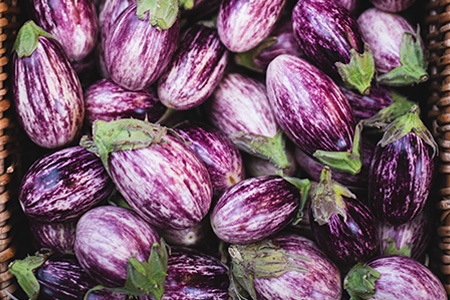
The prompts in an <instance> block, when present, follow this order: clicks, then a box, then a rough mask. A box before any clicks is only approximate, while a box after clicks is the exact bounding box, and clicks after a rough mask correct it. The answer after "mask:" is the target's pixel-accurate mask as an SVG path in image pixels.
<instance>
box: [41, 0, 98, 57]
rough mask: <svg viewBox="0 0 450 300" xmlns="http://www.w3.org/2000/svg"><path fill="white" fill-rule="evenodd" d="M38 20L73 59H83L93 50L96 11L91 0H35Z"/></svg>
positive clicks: (95, 39)
mask: <svg viewBox="0 0 450 300" xmlns="http://www.w3.org/2000/svg"><path fill="white" fill-rule="evenodd" d="M32 5H33V9H34V10H33V12H34V15H35V18H36V21H37V23H38V24H39V26H41V27H42V28H43V29H44V30H45V31H47V32H48V33H50V34H51V35H53V36H54V37H55V38H56V39H57V40H58V41H59V42H60V43H61V46H62V47H63V49H64V51H65V53H66V54H67V56H68V57H69V59H70V60H71V61H81V60H83V59H84V58H85V57H87V56H88V55H89V54H90V53H91V52H92V50H94V47H95V44H96V42H97V35H98V20H97V12H96V9H95V6H94V3H93V2H92V1H89V0H78V1H74V0H33V1H32Z"/></svg>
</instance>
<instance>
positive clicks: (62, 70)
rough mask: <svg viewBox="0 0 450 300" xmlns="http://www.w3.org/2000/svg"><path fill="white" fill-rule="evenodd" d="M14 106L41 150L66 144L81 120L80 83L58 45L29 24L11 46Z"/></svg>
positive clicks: (82, 113) (21, 121) (71, 139)
mask: <svg viewBox="0 0 450 300" xmlns="http://www.w3.org/2000/svg"><path fill="white" fill-rule="evenodd" d="M13 63H14V77H13V78H14V80H13V93H14V103H15V108H16V112H17V115H18V119H19V122H20V124H21V125H22V127H23V129H24V130H25V132H26V133H27V135H28V136H29V137H30V139H31V140H32V141H33V142H34V143H36V144H37V145H39V146H41V147H44V148H58V147H62V146H66V145H68V144H70V143H71V142H72V141H74V140H75V138H77V137H78V134H79V132H80V130H81V126H82V123H83V118H84V102H83V91H82V88H81V84H80V80H79V79H78V76H77V74H76V73H75V70H74V69H73V67H72V66H71V64H70V62H69V59H68V58H67V56H66V54H65V53H64V50H63V49H62V47H61V45H60V44H59V43H58V42H57V41H56V40H55V39H54V38H52V37H51V36H50V35H49V34H48V33H46V32H45V31H43V30H42V28H40V27H38V26H37V25H36V24H35V23H34V22H33V21H29V22H27V23H25V25H23V26H22V28H21V29H20V31H19V33H18V36H17V39H16V42H15V44H14V54H13Z"/></svg>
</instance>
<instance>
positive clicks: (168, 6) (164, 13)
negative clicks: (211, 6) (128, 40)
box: [136, 0, 193, 30]
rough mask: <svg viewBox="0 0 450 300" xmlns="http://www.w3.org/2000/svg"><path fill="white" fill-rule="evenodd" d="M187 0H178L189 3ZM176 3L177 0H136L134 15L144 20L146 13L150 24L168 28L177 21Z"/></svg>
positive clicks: (183, 3)
mask: <svg viewBox="0 0 450 300" xmlns="http://www.w3.org/2000/svg"><path fill="white" fill-rule="evenodd" d="M189 2H190V1H181V0H180V3H181V4H182V5H185V3H186V4H187V5H189ZM178 4H179V3H178V0H138V3H137V12H136V15H137V16H138V18H139V19H141V20H144V19H145V18H146V14H147V13H148V15H149V19H150V23H151V24H152V26H155V27H158V28H160V29H163V30H164V29H169V28H171V27H172V26H173V24H175V22H176V21H177V18H178V11H179V9H178ZM192 6H193V4H192Z"/></svg>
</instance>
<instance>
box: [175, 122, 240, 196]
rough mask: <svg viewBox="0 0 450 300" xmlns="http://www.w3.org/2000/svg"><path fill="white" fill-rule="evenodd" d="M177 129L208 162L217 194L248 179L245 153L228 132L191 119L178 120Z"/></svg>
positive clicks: (203, 159)
mask: <svg viewBox="0 0 450 300" xmlns="http://www.w3.org/2000/svg"><path fill="white" fill-rule="evenodd" d="M175 131H176V133H177V134H179V135H180V136H181V137H182V138H183V139H184V140H185V141H187V142H188V144H189V146H190V147H191V149H192V150H194V152H195V153H196V154H197V155H198V156H199V157H200V158H201V160H202V161H203V162H204V163H205V165H206V168H207V169H208V173H209V177H210V179H211V184H212V188H213V193H214V195H215V196H220V195H221V194H222V193H223V192H224V191H225V189H227V188H228V187H230V186H233V185H234V184H236V183H238V182H240V181H241V180H243V179H244V167H243V162H242V157H241V154H240V152H239V150H238V149H237V148H236V147H235V146H234V144H233V143H232V142H231V141H230V140H229V139H228V138H227V136H226V135H225V134H224V133H222V132H221V131H219V130H217V129H215V128H212V127H209V126H207V125H204V124H199V123H193V122H189V121H188V122H183V123H181V124H178V125H177V126H176V128H175Z"/></svg>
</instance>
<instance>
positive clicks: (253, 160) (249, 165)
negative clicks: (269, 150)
mask: <svg viewBox="0 0 450 300" xmlns="http://www.w3.org/2000/svg"><path fill="white" fill-rule="evenodd" d="M286 155H287V157H288V160H289V168H286V169H280V168H278V167H277V166H276V165H274V164H273V163H272V162H270V161H267V160H265V159H261V158H259V157H256V156H251V155H247V156H244V165H245V173H246V174H247V176H248V177H259V176H266V175H279V174H281V173H282V174H284V175H287V176H295V175H296V174H297V171H298V167H297V163H296V161H295V156H294V152H293V151H292V150H291V149H289V148H286Z"/></svg>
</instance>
